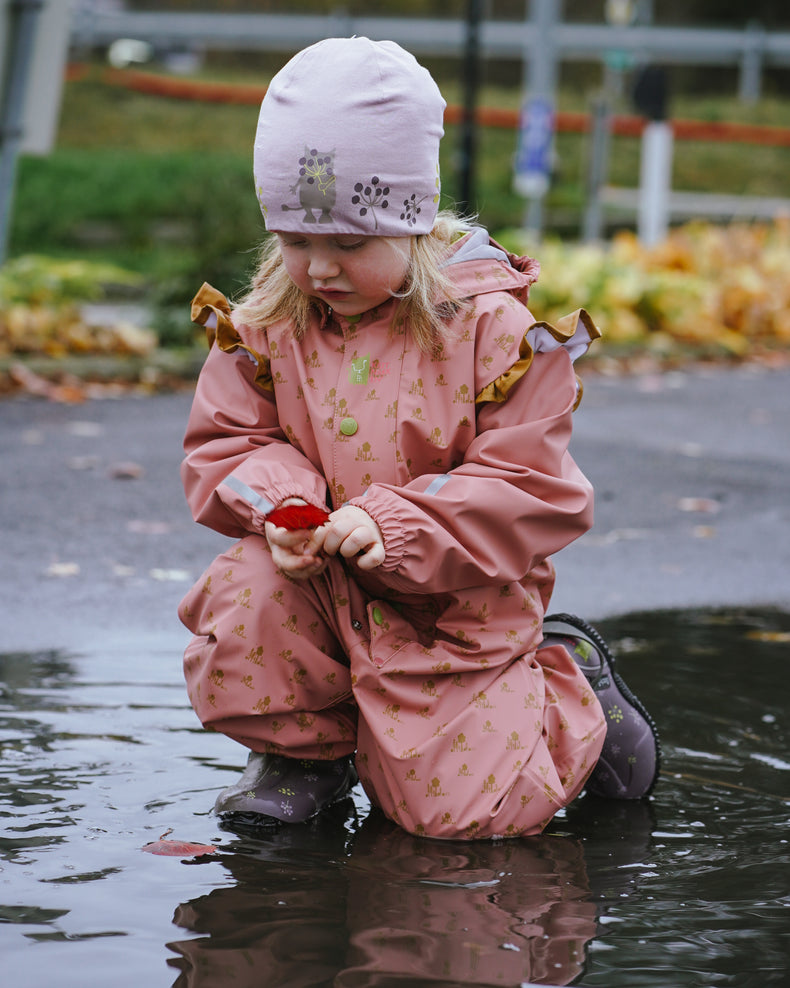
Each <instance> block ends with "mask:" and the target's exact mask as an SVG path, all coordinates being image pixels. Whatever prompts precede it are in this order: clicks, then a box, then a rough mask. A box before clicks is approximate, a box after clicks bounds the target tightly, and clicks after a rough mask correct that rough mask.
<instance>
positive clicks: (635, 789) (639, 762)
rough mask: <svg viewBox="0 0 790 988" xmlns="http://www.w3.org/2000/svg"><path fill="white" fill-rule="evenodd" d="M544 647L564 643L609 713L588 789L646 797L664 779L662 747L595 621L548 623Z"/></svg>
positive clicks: (563, 618)
mask: <svg viewBox="0 0 790 988" xmlns="http://www.w3.org/2000/svg"><path fill="white" fill-rule="evenodd" d="M543 635H544V639H543V643H542V646H541V647H544V646H546V645H552V644H554V643H556V642H559V643H560V644H561V645H563V646H564V647H565V648H566V650H567V651H568V654H569V655H570V656H571V658H573V660H574V661H575V662H576V664H577V665H578V666H579V668H580V669H581V671H582V672H583V673H584V676H585V678H586V679H587V681H588V682H589V684H590V686H592V688H593V690H594V692H595V695H596V696H597V697H598V700H599V701H600V704H601V707H602V708H603V712H604V715H605V717H606V739H605V741H604V745H603V750H602V751H601V756H600V758H599V759H598V762H597V764H596V766H595V768H594V769H593V771H592V773H591V775H590V778H589V779H588V781H587V786H586V788H587V791H588V792H591V793H594V794H595V795H597V796H608V797H610V798H614V799H640V798H641V797H642V796H647V795H649V794H650V792H652V790H653V787H654V786H655V784H656V780H657V779H658V773H659V769H660V764H661V749H660V746H659V742H658V733H657V731H656V727H655V724H654V723H653V721H652V719H651V717H650V715H649V714H648V712H647V711H646V710H645V708H644V707H643V706H642V704H641V703H640V702H639V700H638V699H637V698H636V697H635V696H634V694H633V693H632V692H631V691H630V690H629V689H628V687H627V686H626V684H625V683H624V682H623V679H622V677H621V676H620V675H619V674H618V673H617V672H616V670H615V660H614V656H613V655H612V654H611V652H610V651H609V649H608V647H607V645H606V642H605V641H604V640H603V638H602V637H601V636H600V634H599V633H598V632H597V631H596V630H595V628H593V627H592V626H591V625H589V624H587V623H586V622H584V621H582V620H581V619H580V618H578V617H576V616H575V615H572V614H552V615H550V616H548V617H547V618H546V619H545V620H544V622H543Z"/></svg>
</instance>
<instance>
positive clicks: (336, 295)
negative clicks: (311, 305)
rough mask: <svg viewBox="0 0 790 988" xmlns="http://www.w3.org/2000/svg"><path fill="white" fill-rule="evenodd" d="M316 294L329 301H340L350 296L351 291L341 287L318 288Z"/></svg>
mask: <svg viewBox="0 0 790 988" xmlns="http://www.w3.org/2000/svg"><path fill="white" fill-rule="evenodd" d="M316 294H317V295H320V296H321V298H324V299H326V300H327V301H328V302H329V301H335V302H338V301H340V300H341V299H344V298H348V296H349V295H350V294H351V292H344V291H342V290H341V289H339V288H317V289H316Z"/></svg>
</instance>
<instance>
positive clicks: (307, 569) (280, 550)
mask: <svg viewBox="0 0 790 988" xmlns="http://www.w3.org/2000/svg"><path fill="white" fill-rule="evenodd" d="M289 504H306V502H305V501H303V500H302V499H301V498H298V497H290V498H288V499H287V500H285V501H283V503H282V505H280V507H283V506H286V505H289ZM325 528H326V526H322V527H321V528H316V529H293V530H289V529H287V528H280V527H279V526H278V525H274V524H272V522H270V521H267V522H266V525H265V528H264V531H265V533H266V540H267V542H268V543H269V548H270V549H271V550H272V559H273V560H274V564H275V566H276V567H277V568H278V569H279V570H280V571H281V572H283V573H285V575H286V576H290V577H291V578H292V579H294V580H308V579H309V578H310V577H311V576H317V575H318V574H319V573H321V572H322V571H323V570H324V569H326V566H327V564H328V563H329V558H328V557H327V556H325V555H323V554H322V553H321V545H322V543H323V532H324V530H325Z"/></svg>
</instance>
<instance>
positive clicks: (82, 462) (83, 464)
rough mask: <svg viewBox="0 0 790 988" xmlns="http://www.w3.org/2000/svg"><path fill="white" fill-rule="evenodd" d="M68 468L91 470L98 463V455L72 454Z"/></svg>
mask: <svg viewBox="0 0 790 988" xmlns="http://www.w3.org/2000/svg"><path fill="white" fill-rule="evenodd" d="M67 465H68V468H69V470H93V468H94V467H96V466H98V465H99V457H98V456H72V457H71V459H70V460H69V461H68V464H67Z"/></svg>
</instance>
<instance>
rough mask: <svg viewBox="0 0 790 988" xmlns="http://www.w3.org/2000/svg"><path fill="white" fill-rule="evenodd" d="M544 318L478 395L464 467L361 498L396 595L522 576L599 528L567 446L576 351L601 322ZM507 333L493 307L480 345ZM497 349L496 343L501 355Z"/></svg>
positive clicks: (380, 574) (382, 487)
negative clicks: (377, 531)
mask: <svg viewBox="0 0 790 988" xmlns="http://www.w3.org/2000/svg"><path fill="white" fill-rule="evenodd" d="M567 318H568V319H569V324H568V325H569V326H570V328H568V326H565V327H561V328H560V329H559V330H558V329H556V328H555V327H548V326H546V325H545V324H538V323H533V324H532V326H531V328H530V329H529V330H528V332H527V333H526V335H524V336H523V339H521V340H520V341H516V344H515V346H516V348H517V349H515V350H513V351H511V353H510V354H509V357H508V365H507V366H505V367H504V368H501V369H500V372H499V373H498V374H497V376H496V377H495V378H494V379H492V380H489V381H488V382H487V383H486V384H484V385H483V386H482V387H481V388H480V390H479V391H478V395H477V433H476V437H475V438H474V439H473V440H472V442H471V443H470V445H469V446H468V448H467V450H466V455H465V458H464V461H463V463H462V464H461V465H460V466H458V467H457V468H456V469H453V470H451V471H450V472H448V473H446V474H441V475H438V474H434V475H427V476H421V477H419V478H417V479H415V480H414V481H412V482H411V483H409V484H408V485H407V486H405V487H394V486H388V485H386V484H373V485H372V486H371V487H370V488H369V489H368V490H367V491H366V493H365V495H364V496H363V497H362V498H359V499H357V500H356V501H355V503H357V504H359V506H360V507H363V508H364V509H365V511H367V512H368V513H369V514H370V515H371V516H372V517H373V518H374V519H375V521H376V522H377V523H378V525H379V527H380V528H381V531H382V534H383V537H384V543H385V548H386V558H385V561H384V563H383V564H382V566H381V567H379V569H378V570H377V571H376V573H377V578H378V579H379V580H381V581H383V582H384V583H386V584H387V585H388V586H390V587H391V589H392V590H394V591H400V592H405V593H445V592H453V591H457V590H460V589H462V588H465V587H473V586H484V585H498V586H501V585H502V584H504V583H508V582H511V581H514V580H522V579H523V578H524V577H525V576H526V575H527V573H529V571H530V570H531V569H532V568H533V567H534V566H536V565H537V564H539V563H540V562H542V561H543V560H545V559H546V558H547V557H548V556H550V555H551V554H552V553H554V552H556V551H557V550H559V549H561V548H562V547H563V546H565V545H567V544H568V543H569V542H571V541H573V540H574V539H575V538H578V537H579V536H580V535H582V534H583V533H584V532H585V531H586V530H587V529H588V528H589V527H590V526H591V524H592V508H593V493H592V486H591V485H590V483H589V481H588V480H587V479H586V477H585V476H584V475H583V474H582V472H581V471H580V470H579V468H578V467H577V466H576V464H575V462H574V461H573V459H572V458H571V456H570V454H569V452H568V443H569V440H570V437H571V415H572V412H573V409H574V408H575V406H576V404H577V380H576V376H575V374H574V371H573V364H572V359H571V358H572V356H573V355H574V353H575V352H577V351H578V349H582V350H586V348H587V345H588V344H589V342H590V340H591V339H594V338H595V337H597V336H598V335H600V334H599V333H598V330H597V329H596V328H595V326H594V324H593V323H592V321H591V320H590V318H589V316H588V315H587V313H586V312H584V310H579V312H577V313H573V314H572V316H571V317H567ZM493 333H501V324H499V325H498V324H497V320H496V319H495V318H492V316H491V315H490V314H489V315H487V316H483V318H482V319H481V321H480V322H479V323H478V338H479V340H480V342H479V344H478V346H479V347H485V346H486V345H487V344H488V343H490V342H491V337H492V334H493ZM493 350H494V348H493V347H492V348H491V351H492V352H493Z"/></svg>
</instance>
